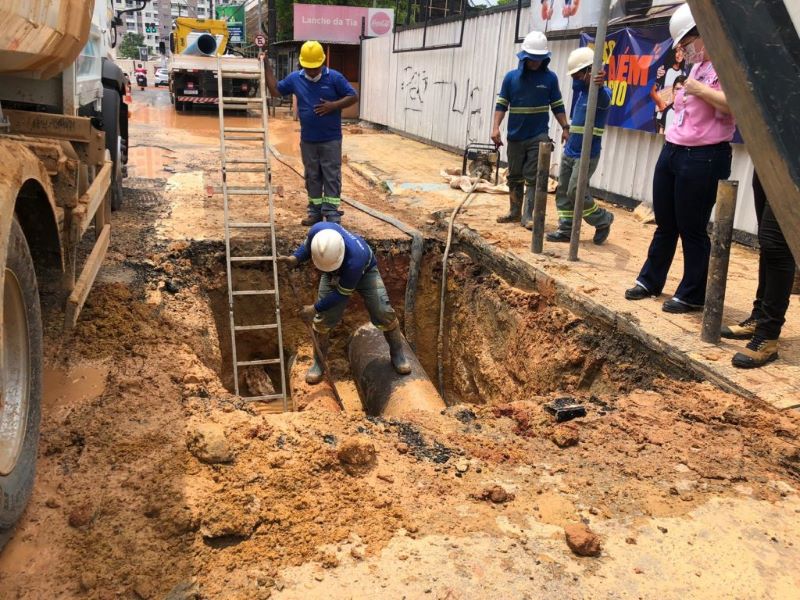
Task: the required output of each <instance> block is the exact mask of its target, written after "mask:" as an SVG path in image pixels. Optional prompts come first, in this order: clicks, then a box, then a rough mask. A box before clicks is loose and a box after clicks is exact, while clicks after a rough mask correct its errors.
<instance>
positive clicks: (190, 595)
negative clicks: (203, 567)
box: [164, 581, 200, 600]
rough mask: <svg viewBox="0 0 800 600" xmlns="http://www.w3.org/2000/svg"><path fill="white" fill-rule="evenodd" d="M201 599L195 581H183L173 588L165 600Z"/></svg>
mask: <svg viewBox="0 0 800 600" xmlns="http://www.w3.org/2000/svg"><path fill="white" fill-rule="evenodd" d="M197 598H200V593H199V591H198V589H197V584H196V583H195V582H194V581H183V582H181V583H179V584H177V585H176V586H175V587H173V588H172V589H171V590H170V591H169V593H168V594H167V595H166V596H165V597H164V600H196V599H197Z"/></svg>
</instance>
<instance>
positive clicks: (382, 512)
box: [0, 91, 800, 600]
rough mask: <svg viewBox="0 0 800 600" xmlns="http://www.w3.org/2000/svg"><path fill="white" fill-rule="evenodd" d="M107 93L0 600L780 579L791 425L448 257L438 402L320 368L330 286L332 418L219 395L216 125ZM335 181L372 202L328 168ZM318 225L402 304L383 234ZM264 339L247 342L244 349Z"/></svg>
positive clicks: (521, 589)
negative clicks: (107, 131) (127, 163)
mask: <svg viewBox="0 0 800 600" xmlns="http://www.w3.org/2000/svg"><path fill="white" fill-rule="evenodd" d="M135 100H136V101H137V106H136V111H135V112H134V121H133V123H132V127H133V132H134V133H133V136H134V140H135V142H134V143H135V144H137V145H139V146H140V148H141V150H140V154H139V155H138V156H137V155H134V158H133V160H134V163H133V164H132V165H131V178H130V179H129V180H128V182H127V192H128V200H127V204H126V206H125V208H124V209H123V210H122V211H120V212H119V213H117V214H116V215H115V222H114V235H113V242H112V247H111V251H110V253H109V257H108V260H107V262H106V264H105V266H104V267H103V271H102V273H101V277H100V281H99V282H98V284H97V285H96V287H95V289H94V290H93V292H92V294H91V295H90V297H89V301H88V303H87V306H86V308H85V309H84V312H83V314H82V316H81V319H80V322H79V325H78V328H77V331H76V332H75V333H74V334H73V335H71V336H65V335H64V334H63V332H62V331H61V326H60V314H59V312H58V306H59V301H60V297H59V294H58V293H57V292H55V291H52V290H50V291H48V290H45V303H46V306H47V310H46V313H47V356H46V358H47V365H48V369H47V372H46V381H45V383H46V385H45V399H44V410H43V421H42V439H41V444H40V457H39V463H38V469H39V470H38V476H37V483H36V489H35V491H34V497H33V500H32V502H31V504H30V507H29V510H28V511H27V514H26V516H25V518H24V519H23V521H22V523H21V525H20V527H19V530H18V533H17V535H16V536H15V538H14V539H13V540H12V542H11V543H10V545H9V546H8V547H7V548H6V550H5V551H4V552H3V554H2V556H0V596H1V597H3V598H144V599H149V598H169V599H170V600H177V599H183V598H442V599H444V598H449V599H456V598H464V599H468V598H541V597H552V596H559V597H565V598H599V597H609V598H655V597H662V598H663V597H668V598H686V597H702V598H711V597H720V598H722V597H724V598H789V597H793V596H794V595H796V593H797V589H798V586H800V580H799V579H798V578H799V577H800V576H798V574H797V569H796V568H794V565H797V564H798V561H800V526H798V525H797V521H798V515H799V514H800V499H798V496H797V493H796V488H797V486H798V480H799V479H800V454H799V453H798V435H800V428H799V427H798V425H800V424H799V423H798V420H797V418H796V416H795V415H794V414H793V413H781V412H779V411H777V410H774V409H772V408H770V407H768V406H766V405H762V404H758V403H754V402H752V401H748V400H745V399H743V398H740V397H737V396H733V395H730V394H726V393H723V392H720V391H719V390H717V389H716V388H714V387H713V386H711V385H709V384H706V383H703V382H699V381H696V380H693V379H692V378H691V377H689V376H688V375H687V374H685V373H680V372H678V371H676V370H675V369H674V367H671V366H670V365H669V364H666V363H663V362H662V361H660V360H659V358H658V357H654V356H652V355H651V354H649V353H648V352H647V351H645V350H644V349H643V348H641V347H638V346H637V345H636V344H634V343H633V342H631V341H629V340H627V339H626V338H624V337H621V336H619V335H615V334H614V332H611V331H604V330H602V329H598V328H596V327H594V326H593V325H592V324H591V323H587V322H585V321H583V320H581V319H579V318H577V317H575V316H574V315H572V314H571V313H569V312H568V311H566V310H564V309H562V308H559V307H558V306H554V305H553V303H552V301H551V299H550V298H549V297H548V295H547V293H543V292H537V291H535V290H526V289H519V288H517V287H514V286H513V285H512V284H510V283H509V282H508V281H506V280H505V279H504V278H503V276H502V274H496V273H491V272H487V271H486V270H485V269H484V268H483V267H482V266H481V265H476V264H475V263H474V262H472V261H471V260H470V259H469V258H468V257H467V255H466V254H463V253H460V252H457V253H456V254H455V255H454V257H453V259H452V260H451V269H450V271H449V278H448V281H449V285H448V289H449V294H448V298H449V301H448V306H447V311H446V314H447V328H446V329H447V343H446V347H445V391H446V397H447V400H448V403H449V404H450V405H451V406H450V407H449V408H448V409H447V410H445V411H444V412H443V413H442V414H422V413H420V414H411V415H409V416H408V417H407V418H405V419H402V420H386V419H382V418H379V417H367V416H365V415H364V414H363V412H361V411H360V405H359V401H358V396H357V392H356V391H355V386H354V385H353V382H352V380H351V377H350V374H349V369H348V366H347V361H346V342H347V336H348V333H349V332H350V331H352V330H353V329H354V328H355V327H356V326H358V325H359V324H361V323H362V322H364V321H365V320H366V313H365V312H364V310H363V306H362V305H360V303H358V302H356V303H354V306H353V307H351V310H349V311H348V314H347V317H346V319H345V321H344V323H343V325H342V326H340V328H339V329H338V330H337V331H336V333H335V334H334V338H333V351H332V352H333V356H332V369H333V372H334V376H335V378H336V379H337V382H338V384H337V387H338V389H339V391H340V392H341V393H342V394H343V396H344V400H345V404H346V407H347V411H346V412H344V413H335V412H327V411H320V410H307V411H304V412H290V413H286V414H268V413H269V412H270V411H266V410H263V409H260V408H259V407H254V406H252V405H249V404H246V403H243V402H242V401H241V400H239V399H237V398H236V397H235V396H234V395H232V393H231V392H230V387H231V384H232V376H231V371H230V367H229V364H230V343H229V341H228V339H229V338H228V335H229V332H228V330H227V327H228V325H227V314H226V310H227V306H226V297H225V289H226V288H225V286H226V283H225V274H224V260H223V256H224V254H223V245H222V242H221V229H219V228H218V224H219V223H220V206H219V199H218V198H215V197H213V196H210V195H209V193H208V190H207V188H208V186H209V185H211V186H213V185H215V184H216V182H218V176H217V175H216V173H215V170H214V169H215V163H214V160H215V156H216V151H217V149H216V146H215V143H216V142H215V136H216V129H215V127H216V118H215V117H214V116H213V115H210V116H209V115H206V116H202V115H186V116H183V117H181V118H178V119H175V118H174V117H173V115H172V113H171V112H170V108H169V106H168V105H166V103H165V93H164V92H151V91H148V92H145V93H140V94H139V95H137V97H136V98H135ZM351 129H352V131H351V132H350V134H351V135H359V134H358V133H354V132H355V131H356V129H354V128H351ZM296 130H297V125H296V123H294V122H292V121H289V120H285V119H284V120H280V121H278V122H276V123H275V125H274V127H273V128H272V130H271V134H272V136H273V143H275V144H276V145H278V146H279V147H280V148H282V150H281V151H282V152H286V153H287V154H289V155H291V154H292V149H293V147H294V146H293V144H294V143H295V140H296ZM346 135H347V134H346ZM360 135H366V134H365V133H361V134H360ZM158 146H161V148H159V147H158ZM163 148H169V149H170V150H169V151H165V150H163ZM148 156H149V158H148ZM159 157H160V158H159ZM162 158H163V160H162ZM148 161H149V163H148ZM159 161H161V162H159ZM165 166H166V167H167V168H168V169H169V170H166V171H165V170H163V168H162V167H165ZM273 183H274V184H275V185H276V186H277V187H278V188H279V193H278V195H277V196H278V198H277V200H278V212H277V221H278V231H279V238H280V239H279V243H278V245H279V248H281V249H282V250H288V249H289V248H290V247H291V246H292V244H293V243H294V242H296V241H298V240H299V239H301V238H302V235H303V229H302V228H301V227H300V226H299V225H298V221H299V219H300V217H301V216H302V214H303V207H304V201H303V198H304V194H303V190H302V187H301V185H300V181H299V178H298V177H297V176H296V175H295V174H294V173H293V172H292V171H290V170H289V169H288V168H286V167H285V166H283V165H281V164H277V165H275V172H274V179H273ZM344 185H345V192H346V193H347V194H348V195H350V196H351V197H354V198H356V199H358V200H361V201H363V202H365V203H368V204H373V205H375V206H379V207H381V209H382V210H387V209H388V208H390V207H391V202H390V201H389V200H388V199H387V198H386V197H385V196H384V195H383V194H382V192H380V191H379V190H376V189H374V188H372V187H370V186H369V184H368V183H367V182H365V181H363V180H361V179H359V178H358V177H357V176H355V175H354V174H353V173H352V172H350V171H349V170H348V169H347V168H346V169H345V184H344ZM417 218H418V222H419V223H422V224H424V223H425V219H424V218H422V217H420V216H419V215H418V216H417ZM345 224H346V225H349V226H350V227H352V228H353V229H354V230H356V231H357V232H358V233H360V234H362V235H365V236H366V237H367V238H368V239H369V240H370V242H371V243H372V244H373V245H374V246H375V247H376V248H377V250H378V255H379V259H380V265H381V269H382V271H383V272H384V275H385V278H386V281H387V285H388V287H389V292H390V296H391V299H392V302H393V304H394V305H395V306H396V307H397V308H398V310H400V309H402V306H403V294H404V286H405V277H406V274H407V269H408V259H407V252H408V240H407V238H406V237H405V236H403V235H402V234H400V233H399V232H398V231H397V230H395V229H394V228H392V227H389V226H387V225H385V224H382V223H379V222H377V221H375V220H374V219H373V218H371V217H369V216H367V215H364V214H358V213H357V212H356V211H353V210H349V209H348V212H347V213H346V215H345ZM426 234H427V235H428V237H429V238H430V241H429V242H428V244H427V247H426V248H427V252H426V257H425V260H424V264H423V271H422V276H421V278H420V279H421V282H422V283H421V288H420V295H419V298H418V301H417V309H416V311H415V314H414V315H403V314H402V310H400V312H401V316H402V317H403V319H404V320H406V321H408V320H409V319H414V324H415V325H416V330H417V332H418V338H417V349H418V355H419V358H420V360H421V362H422V364H423V366H424V367H425V368H426V370H427V371H428V373H429V374H430V375H431V376H432V378H434V380H435V370H436V346H435V337H436V326H437V324H438V321H437V319H438V282H439V281H440V278H441V266H440V262H439V261H440V252H441V246H440V244H439V242H438V241H437V238H440V236H441V232H437V231H434V230H432V229H429V230H427V231H426ZM247 243H251V244H255V245H258V244H263V243H264V242H263V240H259V239H251V240H249V241H248V242H247ZM237 277H239V278H241V281H248V282H257V281H263V280H264V279H265V276H264V274H263V273H259V272H257V271H252V270H243V271H240V272H238V273H237ZM292 277H293V281H294V283H295V285H296V286H298V288H299V294H298V295H299V297H298V295H295V294H294V293H293V291H292V289H291V287H290V286H289V285H288V283H287V282H286V281H285V280H283V281H282V284H281V292H282V297H283V309H282V314H283V315H284V350H285V352H286V355H287V358H290V357H291V358H292V360H296V361H298V363H299V364H300V365H305V364H308V362H309V355H310V347H309V342H308V340H307V339H306V336H305V332H304V329H303V327H302V325H301V323H300V322H299V321H298V320H297V319H296V317H295V316H294V310H295V309H296V308H297V307H298V306H299V305H300V303H301V302H308V301H310V300H311V299H312V296H313V293H314V292H313V285H314V282H315V277H314V275H313V273H311V272H310V271H308V270H305V271H301V272H298V273H295V274H293V275H292ZM260 310H261V308H259V307H258V306H256V305H251V306H250V307H249V308H248V309H247V310H246V313H247V316H248V317H253V318H255V316H256V315H258V314H259V311H260ZM274 343H275V340H274V339H272V338H268V337H262V338H255V339H253V340H251V341H250V343H249V344H248V345H247V351H248V352H250V353H251V354H252V355H254V356H255V355H256V354H257V353H258V352H267V351H268V349H269V348H268V347H269V346H270V344H272V345H274ZM292 372H293V373H296V374H298V375H299V376H302V369H301V368H299V369H298V368H295V369H293V370H292ZM267 375H268V377H269V379H270V383H272V384H278V383H279V378H278V377H277V373H276V372H275V371H271V372H268V373H267ZM258 379H259V381H261V382H262V384H263V385H269V383H266V378H264V377H263V374H262V376H261V377H260V378H258ZM251 385H253V386H254V387H256V386H257V385H260V384H257V382H256V383H253V382H252V381H251ZM562 396H570V397H573V398H577V399H578V401H580V402H581V403H582V404H583V405H584V406H585V407H586V408H587V415H586V417H584V418H580V419H576V420H574V421H571V422H569V423H562V424H557V423H555V422H554V420H553V418H552V416H550V415H549V414H548V413H547V412H546V411H545V410H544V409H543V406H544V404H546V403H548V402H550V401H552V400H553V399H554V398H557V397H562ZM581 523H583V524H586V525H588V526H589V527H590V528H591V530H592V531H593V532H594V533H595V534H596V535H597V536H598V538H597V540H593V539H584V540H583V542H584V545H583V548H584V549H586V548H589V549H592V548H591V546H592V545H593V544H594V550H597V546H596V543H595V542H599V544H600V547H601V548H600V550H599V555H598V556H594V557H581V556H577V555H576V554H575V553H574V552H573V551H572V550H571V549H570V548H569V547H568V545H567V543H566V540H565V533H564V528H565V527H568V526H569V525H574V524H581Z"/></svg>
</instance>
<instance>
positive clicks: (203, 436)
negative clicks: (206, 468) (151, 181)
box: [186, 423, 233, 464]
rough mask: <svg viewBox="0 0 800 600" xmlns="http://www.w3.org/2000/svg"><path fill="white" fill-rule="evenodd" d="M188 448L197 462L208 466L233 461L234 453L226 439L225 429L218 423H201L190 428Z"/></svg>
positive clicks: (187, 440) (187, 439)
mask: <svg viewBox="0 0 800 600" xmlns="http://www.w3.org/2000/svg"><path fill="white" fill-rule="evenodd" d="M186 447H187V448H188V449H189V452H191V453H192V454H193V455H194V456H195V457H196V458H197V460H199V461H201V462H204V463H207V464H216V463H229V462H232V461H233V452H232V451H231V448H230V446H229V445H228V440H227V439H226V437H225V429H224V428H223V427H222V425H217V424H216V423H201V424H198V425H196V426H194V427H192V428H190V430H189V434H188V435H187V438H186Z"/></svg>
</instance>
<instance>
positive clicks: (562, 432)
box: [550, 423, 581, 448]
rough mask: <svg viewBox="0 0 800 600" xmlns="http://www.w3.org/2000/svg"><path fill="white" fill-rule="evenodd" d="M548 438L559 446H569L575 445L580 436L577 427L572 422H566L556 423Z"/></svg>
mask: <svg viewBox="0 0 800 600" xmlns="http://www.w3.org/2000/svg"><path fill="white" fill-rule="evenodd" d="M550 439H551V440H553V443H554V444H555V445H556V446H558V447H559V448H569V447H570V446H576V445H577V444H578V442H579V441H580V439H581V438H580V433H579V432H578V427H577V426H576V425H575V424H573V423H566V424H563V425H557V426H556V427H555V428H554V429H553V433H551V434H550Z"/></svg>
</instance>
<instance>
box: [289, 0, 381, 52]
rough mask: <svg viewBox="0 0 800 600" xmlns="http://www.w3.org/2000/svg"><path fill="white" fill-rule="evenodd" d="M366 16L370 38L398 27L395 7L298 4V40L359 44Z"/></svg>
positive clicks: (295, 35)
mask: <svg viewBox="0 0 800 600" xmlns="http://www.w3.org/2000/svg"><path fill="white" fill-rule="evenodd" d="M362 19H363V22H364V35H365V36H366V37H378V36H381V35H386V34H387V33H391V31H392V28H393V26H394V9H392V8H366V7H363V6H330V5H326V4H295V5H294V39H296V40H317V41H319V42H333V43H340V44H357V43H359V40H360V39H361V32H362V30H361V24H362Z"/></svg>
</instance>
